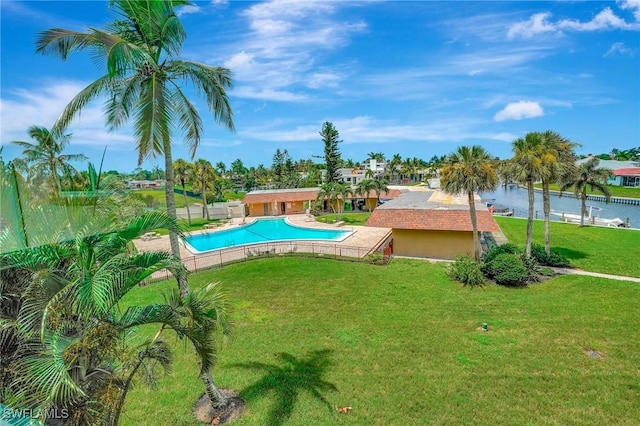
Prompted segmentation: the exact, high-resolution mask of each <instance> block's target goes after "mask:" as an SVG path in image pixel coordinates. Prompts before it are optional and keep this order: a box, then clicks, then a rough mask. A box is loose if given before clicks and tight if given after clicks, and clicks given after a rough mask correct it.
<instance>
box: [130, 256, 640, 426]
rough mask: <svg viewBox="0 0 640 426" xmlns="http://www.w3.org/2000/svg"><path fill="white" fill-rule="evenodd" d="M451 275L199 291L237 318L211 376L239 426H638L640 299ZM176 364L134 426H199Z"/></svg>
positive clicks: (356, 269)
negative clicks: (237, 400) (227, 303)
mask: <svg viewBox="0 0 640 426" xmlns="http://www.w3.org/2000/svg"><path fill="white" fill-rule="evenodd" d="M444 267H445V266H444V265H443V264H430V263H428V262H421V261H412V260H406V259H395V260H393V261H392V262H391V264H390V265H389V266H388V267H379V266H373V265H367V264H357V263H347V262H336V261H332V260H326V259H299V258H276V259H263V260H255V261H251V262H247V263H243V264H238V265H234V266H231V267H227V268H224V269H222V270H217V271H212V272H208V273H201V274H198V275H194V276H192V277H191V278H190V282H191V284H192V286H199V285H203V284H204V283H206V282H209V281H221V282H222V283H223V284H224V287H225V288H226V291H227V292H228V293H229V295H230V298H231V300H232V303H233V306H234V314H233V317H234V318H235V323H236V327H235V337H234V339H233V340H232V341H231V342H230V343H229V344H228V345H227V346H226V347H224V348H223V349H222V350H221V351H220V353H219V363H218V365H217V366H216V369H215V376H216V378H217V381H218V383H219V384H220V385H221V386H223V387H229V388H232V389H235V390H237V391H239V392H240V393H241V395H242V396H243V397H244V398H245V399H246V401H247V409H246V412H245V414H244V415H243V417H242V418H241V419H239V420H237V421H236V422H235V423H234V424H237V425H238V426H242V425H260V426H262V425H281V424H287V425H336V424H348V425H369V424H380V425H382V424H391V425H423V424H452V425H457V424H479V425H496V424H510V425H511V424H512V425H525V424H531V425H534V424H536V425H537V424H540V425H542V424H556V425H564V424H593V425H599V424H628V425H635V424H640V409H639V408H638V405H637V401H638V400H640V385H639V384H638V365H640V351H638V344H637V342H638V341H640V328H638V318H640V305H639V304H638V302H637V301H638V300H640V285H638V284H634V283H629V282H621V281H610V280H602V279H596V278H593V277H584V276H564V277H560V278H556V279H553V280H551V281H547V282H545V283H541V284H536V285H533V286H530V287H528V288H524V289H509V288H502V287H498V286H495V285H488V286H486V287H484V288H482V289H471V288H467V287H462V286H461V285H460V284H457V283H453V282H451V281H450V280H449V279H448V278H447V277H446V276H445V274H444ZM173 285H175V284H174V283H161V284H155V285H151V286H148V287H144V288H137V289H136V290H135V291H134V292H132V293H133V294H132V295H131V296H132V297H131V298H130V299H129V300H130V301H138V302H150V301H154V300H161V298H160V291H161V290H162V289H166V288H168V287H169V286H173ZM483 322H487V323H488V324H489V332H488V333H483V332H481V331H479V330H478V327H479V326H480V325H481V323H483ZM588 350H593V351H597V352H599V353H601V354H602V357H601V358H593V357H590V356H588V355H587V354H586V351H588ZM175 358H176V359H175V365H174V372H173V375H172V376H170V377H168V378H165V379H163V380H161V382H160V383H159V386H158V389H157V390H154V391H151V390H146V389H144V388H143V387H141V386H137V387H136V388H135V389H134V390H133V391H132V392H131V393H130V396H129V397H128V400H127V401H128V404H127V406H126V409H125V412H124V413H123V418H122V421H123V424H127V425H156V424H171V425H196V424H197V423H196V422H195V421H193V420H192V416H191V407H192V403H193V401H195V399H196V398H197V397H198V396H199V395H200V394H201V393H202V387H201V384H200V382H199V381H198V379H197V374H196V370H197V367H196V363H195V361H194V359H193V355H192V351H191V349H190V348H189V347H186V348H185V347H184V345H183V344H181V343H178V344H176V353H175ZM323 398H324V399H325V400H326V402H324V401H323ZM336 406H338V407H344V406H350V407H352V408H353V409H352V410H351V411H350V412H349V413H348V414H341V413H338V412H337V411H336V410H335V408H334V407H336Z"/></svg>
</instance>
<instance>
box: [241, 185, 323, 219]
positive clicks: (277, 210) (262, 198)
mask: <svg viewBox="0 0 640 426" xmlns="http://www.w3.org/2000/svg"><path fill="white" fill-rule="evenodd" d="M318 191H319V189H318V188H293V189H268V190H261V191H251V192H249V193H248V194H246V195H245V196H244V198H243V199H242V203H243V204H245V205H247V206H249V216H254V217H255V216H278V215H284V214H301V213H305V206H306V205H308V203H309V202H312V201H314V200H315V199H316V198H317V197H318Z"/></svg>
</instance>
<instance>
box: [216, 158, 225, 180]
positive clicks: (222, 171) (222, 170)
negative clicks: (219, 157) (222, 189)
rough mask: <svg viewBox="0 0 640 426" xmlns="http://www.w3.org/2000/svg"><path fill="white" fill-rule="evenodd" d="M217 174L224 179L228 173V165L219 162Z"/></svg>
mask: <svg viewBox="0 0 640 426" xmlns="http://www.w3.org/2000/svg"><path fill="white" fill-rule="evenodd" d="M216 172H218V174H219V175H220V176H221V177H224V175H225V174H226V173H227V165H226V164H224V161H218V162H217V163H216Z"/></svg>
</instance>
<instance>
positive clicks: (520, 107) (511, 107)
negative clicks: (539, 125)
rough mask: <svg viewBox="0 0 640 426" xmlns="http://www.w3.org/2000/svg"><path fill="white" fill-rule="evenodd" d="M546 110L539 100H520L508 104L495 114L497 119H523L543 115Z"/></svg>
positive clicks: (494, 117)
mask: <svg viewBox="0 0 640 426" xmlns="http://www.w3.org/2000/svg"><path fill="white" fill-rule="evenodd" d="M543 115H544V110H543V109H542V106H540V104H539V103H538V102H532V101H519V102H512V103H510V104H507V106H505V107H504V108H503V109H502V110H500V111H498V112H497V113H496V115H494V116H493V119H494V120H495V121H505V120H522V119H523V118H533V117H541V116H543Z"/></svg>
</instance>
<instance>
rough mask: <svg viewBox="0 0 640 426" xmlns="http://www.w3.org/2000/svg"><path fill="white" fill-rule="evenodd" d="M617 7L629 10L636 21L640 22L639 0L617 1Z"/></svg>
mask: <svg viewBox="0 0 640 426" xmlns="http://www.w3.org/2000/svg"><path fill="white" fill-rule="evenodd" d="M618 5H619V6H620V9H629V10H631V12H632V13H633V16H634V17H635V18H636V21H638V22H640V0H621V1H620V0H619V1H618Z"/></svg>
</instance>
